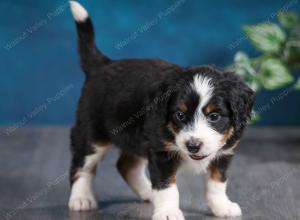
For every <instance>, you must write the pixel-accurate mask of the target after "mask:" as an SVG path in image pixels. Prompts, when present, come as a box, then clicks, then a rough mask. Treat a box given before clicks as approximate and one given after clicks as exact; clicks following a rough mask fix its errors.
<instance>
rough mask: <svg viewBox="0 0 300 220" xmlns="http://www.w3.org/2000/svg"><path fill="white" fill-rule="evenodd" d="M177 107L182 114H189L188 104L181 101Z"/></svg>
mask: <svg viewBox="0 0 300 220" xmlns="http://www.w3.org/2000/svg"><path fill="white" fill-rule="evenodd" d="M177 107H178V108H179V109H180V111H182V112H187V111H188V107H187V106H186V104H185V103H184V101H182V100H181V101H179V102H178V103H177Z"/></svg>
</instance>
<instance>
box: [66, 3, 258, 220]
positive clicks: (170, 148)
mask: <svg viewBox="0 0 300 220" xmlns="http://www.w3.org/2000/svg"><path fill="white" fill-rule="evenodd" d="M70 4H71V11H72V14H73V16H74V19H75V21H76V26H77V31H78V35H79V53H80V58H81V66H82V69H83V71H84V72H85V75H86V80H85V83H84V87H83V90H82V95H81V97H80V101H79V105H78V109H77V119H76V123H75V125H74V127H73V128H72V132H71V139H72V140H71V142H72V154H73V155H72V156H73V159H72V165H71V176H70V180H71V186H72V189H71V196H70V200H69V207H70V209H71V210H76V211H84V210H91V209H96V207H97V202H96V198H95V194H94V190H93V181H94V177H95V173H96V165H97V162H98V161H100V160H102V159H103V157H104V156H105V154H106V153H107V152H108V150H109V149H110V148H111V146H112V145H114V146H116V147H118V148H119V149H120V152H121V153H120V158H119V160H118V162H117V167H118V170H119V171H120V173H121V175H122V177H123V178H124V179H125V181H126V182H127V183H128V184H129V186H130V187H131V189H132V190H133V191H134V192H135V193H136V194H137V195H138V196H139V197H140V198H141V199H143V200H149V201H151V202H152V203H153V205H154V214H153V219H155V220H166V219H168V220H173V219H177V220H183V219H184V217H183V214H182V212H181V210H180V208H179V193H178V189H177V186H176V177H175V176H176V172H177V171H178V170H179V169H181V168H185V169H187V170H190V171H192V172H194V173H197V174H201V173H207V174H206V199H207V203H208V206H209V208H210V209H211V211H212V213H213V214H214V215H215V216H219V217H231V216H239V215H241V209H240V207H239V205H238V204H236V203H233V202H231V201H230V200H229V198H228V197H227V195H226V170H227V167H228V165H229V163H230V160H231V158H232V156H233V152H234V149H235V148H236V146H237V144H238V142H239V140H240V138H241V136H242V133H243V131H244V129H245V127H246V125H247V120H248V119H249V118H250V113H251V108H252V105H253V102H254V92H253V91H252V90H251V89H250V88H249V87H248V86H247V85H245V84H244V83H243V82H242V81H241V80H240V79H239V77H237V76H236V75H234V74H232V73H228V72H223V71H221V70H217V69H215V68H212V67H207V66H204V67H203V66H194V67H189V68H183V67H180V66H177V65H174V64H170V63H168V62H165V61H162V60H156V59H145V60H140V59H128V60H111V59H109V58H108V57H106V56H105V55H103V54H102V53H101V52H100V51H99V50H98V49H97V48H96V45H95V40H94V31H93V26H92V22H91V20H90V18H89V16H88V13H87V11H86V10H85V9H84V8H83V7H82V6H81V5H80V4H79V3H77V2H75V1H71V2H70ZM147 166H148V169H149V173H150V180H148V178H147V176H146V174H145V168H146V167H147Z"/></svg>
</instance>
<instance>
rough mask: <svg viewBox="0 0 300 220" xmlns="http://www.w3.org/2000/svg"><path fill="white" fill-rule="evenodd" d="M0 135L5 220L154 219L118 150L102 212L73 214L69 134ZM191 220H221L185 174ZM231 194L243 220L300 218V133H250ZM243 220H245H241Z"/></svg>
mask: <svg viewBox="0 0 300 220" xmlns="http://www.w3.org/2000/svg"><path fill="white" fill-rule="evenodd" d="M5 131H6V130H5V128H2V129H0V135H1V136H0V156H1V157H0V158H1V159H0V218H1V219H2V218H3V219H22V220H23V219H101V220H103V219H120V220H121V219H149V216H150V213H151V211H152V207H151V205H150V204H148V203H141V202H139V200H138V199H137V198H136V196H135V195H134V194H133V193H132V192H131V191H130V190H129V189H128V187H127V186H126V184H125V183H124V182H123V180H122V179H121V178H120V176H119V175H118V173H117V171H116V169H115V166H114V164H115V161H116V158H117V154H118V152H117V151H116V150H115V151H112V152H111V153H110V155H108V157H107V158H106V159H105V160H104V162H103V163H102V164H101V167H100V168H99V169H98V171H99V172H98V175H97V183H96V186H97V187H96V191H97V196H98V201H99V210H98V211H95V212H87V213H72V212H69V211H68V209H67V206H66V204H67V201H68V195H69V186H68V166H69V161H70V154H69V150H68V149H69V138H68V137H69V131H68V129H67V128H61V127H52V128H20V129H17V130H16V131H14V132H12V133H11V134H9V135H7V134H4V133H5ZM178 182H179V184H178V185H179V190H180V195H181V207H182V209H183V210H184V213H185V216H186V219H188V220H189V219H210V220H212V219H217V218H214V217H212V216H211V215H210V213H209V212H208V211H207V207H206V206H205V203H204V198H203V181H202V178H201V177H197V176H191V175H189V174H187V173H180V174H179V176H178ZM228 193H229V195H230V197H231V198H232V200H234V201H237V202H238V203H239V204H240V205H241V206H242V210H243V213H244V215H243V219H272V220H273V219H280V220H282V219H284V220H285V219H291V220H295V219H300V129H295V128H294V129H268V128H265V129H262V128H260V129H257V128H256V129H254V128H252V129H249V131H248V132H247V134H246V137H245V139H244V140H243V141H242V143H241V145H240V147H239V149H238V152H237V154H236V157H235V159H234V161H233V163H232V166H231V168H230V172H229V188H228ZM238 219H239V218H238Z"/></svg>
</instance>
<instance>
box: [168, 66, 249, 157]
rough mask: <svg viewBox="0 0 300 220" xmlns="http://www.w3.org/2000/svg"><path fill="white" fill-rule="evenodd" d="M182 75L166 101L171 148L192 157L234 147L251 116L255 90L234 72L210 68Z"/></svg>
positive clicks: (210, 154)
mask: <svg viewBox="0 0 300 220" xmlns="http://www.w3.org/2000/svg"><path fill="white" fill-rule="evenodd" d="M182 77H183V79H182V80H181V81H180V82H179V83H177V89H176V90H175V92H173V93H172V95H171V96H170V99H169V102H168V104H167V109H168V110H167V128H168V129H169V131H170V132H171V133H172V135H173V141H172V143H173V145H172V150H175V151H179V152H180V153H181V154H183V155H185V156H187V157H189V158H190V159H192V160H202V159H205V158H206V157H209V156H210V157H211V158H212V157H214V156H215V155H216V154H217V153H218V152H221V151H229V150H231V149H232V148H233V147H234V146H235V145H236V144H237V142H238V141H239V139H240V138H241V135H242V133H243V130H244V128H245V127H246V125H247V120H248V119H249V118H250V114H251V109H252V105H253V102H254V92H253V91H252V90H251V89H250V88H249V87H248V86H247V85H246V84H245V83H243V82H242V81H241V80H240V79H239V78H238V77H237V76H235V75H234V74H232V73H222V72H220V71H218V70H215V69H211V68H199V69H191V70H188V71H187V72H186V73H183V75H182Z"/></svg>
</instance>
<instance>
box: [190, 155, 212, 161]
mask: <svg viewBox="0 0 300 220" xmlns="http://www.w3.org/2000/svg"><path fill="white" fill-rule="evenodd" d="M189 156H190V158H192V159H193V160H203V159H204V158H206V157H208V155H204V156H197V155H189Z"/></svg>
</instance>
